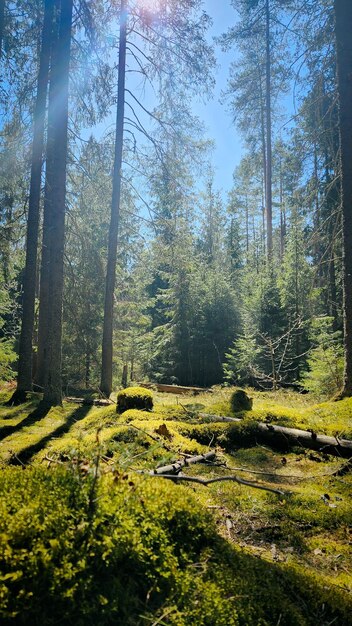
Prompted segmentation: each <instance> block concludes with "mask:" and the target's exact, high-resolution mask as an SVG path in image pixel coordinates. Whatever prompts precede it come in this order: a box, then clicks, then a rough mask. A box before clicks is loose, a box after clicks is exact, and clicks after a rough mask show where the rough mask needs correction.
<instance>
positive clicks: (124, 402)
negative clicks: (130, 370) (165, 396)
mask: <svg viewBox="0 0 352 626" xmlns="http://www.w3.org/2000/svg"><path fill="white" fill-rule="evenodd" d="M152 408H153V394H152V392H151V391H150V389H144V387H127V389H123V390H122V391H119V393H118V394H117V409H116V410H117V412H118V413H123V412H124V411H127V410H128V409H141V410H142V411H151V410H152Z"/></svg>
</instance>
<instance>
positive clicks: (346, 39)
mask: <svg viewBox="0 0 352 626" xmlns="http://www.w3.org/2000/svg"><path fill="white" fill-rule="evenodd" d="M334 8H335V32H336V47H337V79H338V93H339V122H340V124H339V126H340V146H341V190H342V224H343V227H342V230H343V295H344V300H343V315H344V341H345V359H346V361H345V375H344V386H343V389H342V393H341V395H342V396H351V395H352V111H351V104H352V37H351V33H352V2H351V0H334Z"/></svg>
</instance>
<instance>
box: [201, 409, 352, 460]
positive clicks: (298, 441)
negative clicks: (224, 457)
mask: <svg viewBox="0 0 352 626" xmlns="http://www.w3.org/2000/svg"><path fill="white" fill-rule="evenodd" d="M199 417H203V418H205V419H206V420H207V421H211V422H229V423H231V422H233V423H237V424H240V423H243V419H241V418H239V417H227V416H219V415H210V414H208V413H199ZM249 436H250V437H252V438H253V439H255V441H258V442H259V441H261V442H264V443H268V444H269V445H271V446H273V447H278V448H279V449H283V448H285V449H290V448H291V447H292V446H302V447H304V448H309V449H311V450H316V451H318V452H324V453H325V454H332V455H334V456H338V457H343V458H347V459H350V458H352V441H350V440H349V439H338V438H337V437H329V436H328V435H319V434H317V433H314V432H312V431H310V430H301V429H299V428H288V427H287V426H276V425H275V424H266V423H265V422H257V423H254V424H253V429H252V430H251V434H250V435H249ZM243 437H246V434H245V435H242V434H241V433H240V432H239V434H238V443H239V444H240V442H241V439H242V438H243Z"/></svg>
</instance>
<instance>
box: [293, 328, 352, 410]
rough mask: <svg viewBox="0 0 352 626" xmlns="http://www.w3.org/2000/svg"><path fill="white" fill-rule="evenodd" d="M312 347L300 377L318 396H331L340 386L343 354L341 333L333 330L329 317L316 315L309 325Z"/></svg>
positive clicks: (308, 388) (307, 387)
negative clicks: (304, 370) (306, 367)
mask: <svg viewBox="0 0 352 626" xmlns="http://www.w3.org/2000/svg"><path fill="white" fill-rule="evenodd" d="M311 334H312V337H311V338H312V343H313V347H312V349H311V350H310V352H309V357H308V368H309V369H308V372H306V373H305V374H304V376H303V378H302V384H303V386H304V388H305V389H307V390H308V391H310V392H312V393H313V394H314V395H315V396H317V397H319V398H329V397H330V398H331V397H332V396H333V395H335V394H336V393H337V392H338V391H340V389H341V388H342V383H343V370H344V356H343V347H342V344H341V333H340V332H338V331H335V332H334V331H333V319H332V318H331V317H318V318H315V319H314V320H313V322H312V327H311Z"/></svg>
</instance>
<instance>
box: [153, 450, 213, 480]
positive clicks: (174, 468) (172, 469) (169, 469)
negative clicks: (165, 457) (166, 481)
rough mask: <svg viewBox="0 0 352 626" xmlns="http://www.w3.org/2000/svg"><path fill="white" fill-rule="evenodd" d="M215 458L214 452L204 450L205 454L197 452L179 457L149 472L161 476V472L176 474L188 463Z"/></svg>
mask: <svg viewBox="0 0 352 626" xmlns="http://www.w3.org/2000/svg"><path fill="white" fill-rule="evenodd" d="M214 458H215V452H206V453H205V454H199V455H197V456H191V457H188V458H185V459H181V460H180V461H176V462H175V463H172V464H170V465H163V466H162V467H157V468H156V469H155V470H152V471H151V472H150V473H151V474H153V475H157V476H161V475H162V474H173V475H175V474H178V473H179V472H180V471H181V469H182V468H183V467H187V466H188V465H193V464H194V463H203V462H204V461H211V460H212V459H214Z"/></svg>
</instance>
